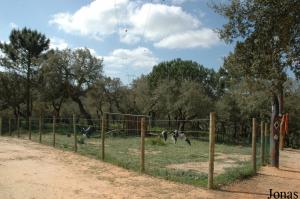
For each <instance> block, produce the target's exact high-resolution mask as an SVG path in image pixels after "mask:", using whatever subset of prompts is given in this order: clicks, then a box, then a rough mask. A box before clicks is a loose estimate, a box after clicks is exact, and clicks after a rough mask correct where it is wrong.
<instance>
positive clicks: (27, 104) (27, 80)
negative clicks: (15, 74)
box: [26, 62, 31, 128]
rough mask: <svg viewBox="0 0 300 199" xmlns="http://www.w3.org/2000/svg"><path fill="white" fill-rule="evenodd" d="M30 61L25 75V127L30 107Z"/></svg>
mask: <svg viewBox="0 0 300 199" xmlns="http://www.w3.org/2000/svg"><path fill="white" fill-rule="evenodd" d="M30 73H31V70H30V62H29V63H28V65H27V74H26V75H27V77H26V127H27V128H29V117H30V116H31V108H30V96H31V93H30V89H31V85H30Z"/></svg>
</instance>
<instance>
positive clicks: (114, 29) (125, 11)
mask: <svg viewBox="0 0 300 199" xmlns="http://www.w3.org/2000/svg"><path fill="white" fill-rule="evenodd" d="M186 1H193V0H172V1H171V3H174V4H177V6H175V5H168V4H166V3H165V4H164V3H162V2H160V3H143V1H132V0H115V1H104V0H95V1H92V2H91V3H90V4H88V5H86V6H83V7H81V8H80V9H79V10H77V11H76V12H75V13H73V14H71V13H58V14H55V15H54V16H53V17H52V19H51V20H50V24H54V25H57V26H58V28H59V29H61V30H64V31H65V32H67V33H73V34H80V35H83V36H89V37H93V38H96V39H99V40H102V39H104V38H105V37H106V36H109V35H112V34H118V35H119V38H120V41H121V42H123V43H126V44H137V43H138V42H140V41H142V40H145V41H148V42H149V41H150V42H152V43H154V46H155V47H158V48H169V49H173V48H178V47H179V48H195V47H210V46H212V45H214V44H216V43H217V42H216V41H218V40H217V39H216V38H215V36H216V35H215V34H210V33H212V30H211V29H209V28H207V27H204V26H203V25H202V24H201V21H200V19H199V18H198V17H196V16H194V15H192V14H190V13H188V12H186V11H184V10H183V8H182V7H180V6H179V5H178V4H182V3H184V2H186ZM153 2H155V1H153ZM198 33H199V35H196V34H198ZM189 36H192V39H195V40H194V42H191V40H192V39H189V38H188V37H189ZM180 42H188V43H187V44H185V43H180ZM176 43H180V45H179V44H176ZM192 43H193V44H192Z"/></svg>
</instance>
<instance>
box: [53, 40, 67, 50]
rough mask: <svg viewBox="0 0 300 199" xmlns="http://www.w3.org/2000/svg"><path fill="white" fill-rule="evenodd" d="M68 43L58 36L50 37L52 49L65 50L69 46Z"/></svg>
mask: <svg viewBox="0 0 300 199" xmlns="http://www.w3.org/2000/svg"><path fill="white" fill-rule="evenodd" d="M68 46H69V45H68V43H67V42H66V41H65V40H63V39H61V38H57V37H53V38H50V48H51V49H58V50H63V49H65V48H68Z"/></svg>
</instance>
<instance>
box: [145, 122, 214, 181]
mask: <svg viewBox="0 0 300 199" xmlns="http://www.w3.org/2000/svg"><path fill="white" fill-rule="evenodd" d="M208 132H209V120H208V119H195V120H156V121H152V122H151V127H150V128H148V131H147V136H146V141H145V143H146V145H145V153H146V154H145V156H146V172H147V173H149V174H151V175H154V176H160V177H163V178H166V179H170V180H176V181H180V182H186V183H190V184H195V185H202V186H205V185H206V183H207V172H208V135H209V133H208Z"/></svg>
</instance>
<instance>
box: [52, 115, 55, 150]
mask: <svg viewBox="0 0 300 199" xmlns="http://www.w3.org/2000/svg"><path fill="white" fill-rule="evenodd" d="M52 130H53V140H52V144H53V147H55V116H53V123H52Z"/></svg>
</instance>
